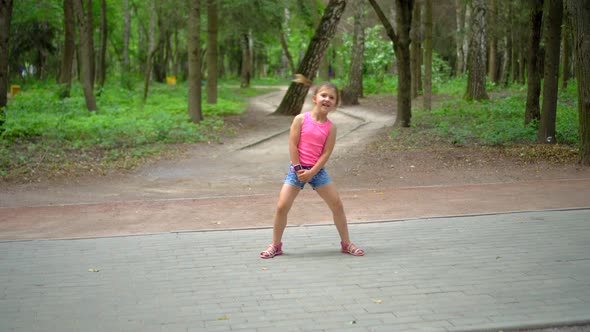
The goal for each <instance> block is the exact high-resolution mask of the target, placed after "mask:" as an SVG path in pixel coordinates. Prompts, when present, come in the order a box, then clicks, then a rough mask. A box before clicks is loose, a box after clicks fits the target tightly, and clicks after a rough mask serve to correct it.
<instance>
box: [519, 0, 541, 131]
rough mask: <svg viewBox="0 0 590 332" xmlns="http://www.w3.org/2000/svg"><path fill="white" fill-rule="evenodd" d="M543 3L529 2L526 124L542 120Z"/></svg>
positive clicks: (539, 1) (533, 0)
mask: <svg viewBox="0 0 590 332" xmlns="http://www.w3.org/2000/svg"><path fill="white" fill-rule="evenodd" d="M543 1H544V0H529V6H530V17H529V38H528V39H529V47H528V59H527V75H528V79H527V82H528V89H527V98H526V111H525V114H524V124H525V125H528V124H529V123H530V122H531V121H532V120H539V119H540V118H541V111H540V109H539V96H540V95H541V71H540V69H539V59H538V57H537V55H538V54H539V47H540V43H541V29H542V25H543Z"/></svg>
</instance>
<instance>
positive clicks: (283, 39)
mask: <svg viewBox="0 0 590 332" xmlns="http://www.w3.org/2000/svg"><path fill="white" fill-rule="evenodd" d="M289 16H290V15H289V10H288V9H287V8H285V25H288V23H289ZM277 25H278V27H279V29H280V30H279V31H280V36H279V37H280V39H281V47H282V48H283V56H284V57H285V59H286V60H287V64H288V65H289V70H290V71H291V76H293V75H295V74H296V73H295V62H293V56H292V55H291V52H289V44H288V43H287V34H286V33H285V28H284V27H283V23H281V21H278V22H277Z"/></svg>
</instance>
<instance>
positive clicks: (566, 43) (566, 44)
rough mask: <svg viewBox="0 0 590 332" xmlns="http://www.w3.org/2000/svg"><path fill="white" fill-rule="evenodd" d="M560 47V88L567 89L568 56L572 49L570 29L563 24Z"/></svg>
mask: <svg viewBox="0 0 590 332" xmlns="http://www.w3.org/2000/svg"><path fill="white" fill-rule="evenodd" d="M562 29H563V30H562V35H563V37H562V45H561V88H562V89H565V88H567V81H568V80H569V79H570V77H571V73H570V66H571V64H570V60H571V59H570V56H571V48H572V45H571V43H572V40H571V38H572V28H571V26H570V24H569V23H568V24H564V26H563V28H562Z"/></svg>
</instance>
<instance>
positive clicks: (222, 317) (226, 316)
mask: <svg viewBox="0 0 590 332" xmlns="http://www.w3.org/2000/svg"><path fill="white" fill-rule="evenodd" d="M217 320H229V316H228V315H223V316H221V317H217Z"/></svg>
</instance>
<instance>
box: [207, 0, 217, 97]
mask: <svg viewBox="0 0 590 332" xmlns="http://www.w3.org/2000/svg"><path fill="white" fill-rule="evenodd" d="M207 30H208V31H207V104H217V61H218V60H217V59H218V57H219V46H218V43H217V30H218V13H217V0H208V1H207Z"/></svg>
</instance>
